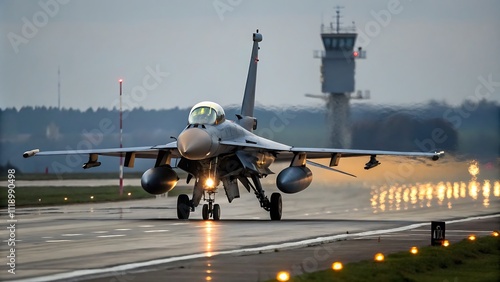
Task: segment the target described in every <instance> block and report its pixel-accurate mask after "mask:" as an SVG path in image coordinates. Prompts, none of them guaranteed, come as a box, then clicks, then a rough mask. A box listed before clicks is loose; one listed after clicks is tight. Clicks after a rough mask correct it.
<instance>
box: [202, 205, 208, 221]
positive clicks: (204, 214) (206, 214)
mask: <svg viewBox="0 0 500 282" xmlns="http://www.w3.org/2000/svg"><path fill="white" fill-rule="evenodd" d="M201 216H202V217H203V220H208V216H209V213H208V205H207V204H204V205H203V209H202V210H201Z"/></svg>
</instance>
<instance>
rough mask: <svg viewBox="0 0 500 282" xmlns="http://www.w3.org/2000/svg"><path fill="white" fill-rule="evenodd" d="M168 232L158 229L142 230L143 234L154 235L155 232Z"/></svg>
mask: <svg viewBox="0 0 500 282" xmlns="http://www.w3.org/2000/svg"><path fill="white" fill-rule="evenodd" d="M167 231H168V230H164V229H160V230H144V232H145V233H155V232H167Z"/></svg>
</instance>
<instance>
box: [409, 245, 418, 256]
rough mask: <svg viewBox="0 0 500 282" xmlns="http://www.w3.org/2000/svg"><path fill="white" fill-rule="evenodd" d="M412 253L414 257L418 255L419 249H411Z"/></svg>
mask: <svg viewBox="0 0 500 282" xmlns="http://www.w3.org/2000/svg"><path fill="white" fill-rule="evenodd" d="M410 253H412V254H414V255H416V254H418V248H417V247H411V249H410Z"/></svg>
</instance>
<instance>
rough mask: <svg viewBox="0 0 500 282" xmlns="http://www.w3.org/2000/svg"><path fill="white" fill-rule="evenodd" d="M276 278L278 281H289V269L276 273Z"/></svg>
mask: <svg viewBox="0 0 500 282" xmlns="http://www.w3.org/2000/svg"><path fill="white" fill-rule="evenodd" d="M276 280H278V281H288V280H290V273H288V272H287V271H280V272H278V275H276Z"/></svg>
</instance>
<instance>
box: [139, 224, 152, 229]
mask: <svg viewBox="0 0 500 282" xmlns="http://www.w3.org/2000/svg"><path fill="white" fill-rule="evenodd" d="M139 227H142V228H149V227H155V226H154V225H139Z"/></svg>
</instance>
